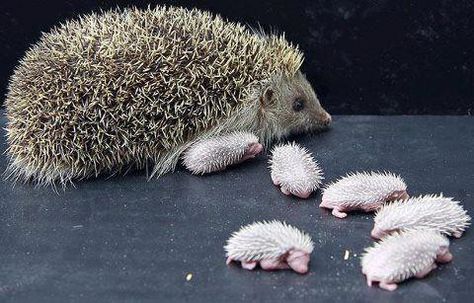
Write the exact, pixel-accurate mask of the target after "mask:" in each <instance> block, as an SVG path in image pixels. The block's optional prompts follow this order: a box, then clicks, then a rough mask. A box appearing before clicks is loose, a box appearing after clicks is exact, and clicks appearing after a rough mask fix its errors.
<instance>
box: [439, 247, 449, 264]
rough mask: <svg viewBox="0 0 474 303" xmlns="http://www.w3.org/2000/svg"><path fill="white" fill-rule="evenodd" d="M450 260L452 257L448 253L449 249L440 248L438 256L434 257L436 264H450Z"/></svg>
mask: <svg viewBox="0 0 474 303" xmlns="http://www.w3.org/2000/svg"><path fill="white" fill-rule="evenodd" d="M451 260H453V255H452V254H451V252H450V251H449V248H448V247H445V246H444V247H441V248H440V250H439V252H438V255H437V256H436V262H440V263H448V262H451Z"/></svg>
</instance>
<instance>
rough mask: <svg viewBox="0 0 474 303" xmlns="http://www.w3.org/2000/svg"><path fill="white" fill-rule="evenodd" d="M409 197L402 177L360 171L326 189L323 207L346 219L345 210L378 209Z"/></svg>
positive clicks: (367, 210)
mask: <svg viewBox="0 0 474 303" xmlns="http://www.w3.org/2000/svg"><path fill="white" fill-rule="evenodd" d="M405 198H408V194H407V186H406V184H405V182H404V181H403V179H402V178H401V177H400V176H397V175H395V174H392V173H389V172H384V173H379V172H361V173H359V172H357V173H350V174H348V175H346V176H345V177H343V178H341V179H339V180H337V181H336V182H334V183H332V184H329V185H328V186H326V188H325V189H324V190H323V197H322V202H321V204H320V207H323V208H329V209H332V210H333V211H332V214H333V215H334V216H336V217H338V218H345V217H346V216H347V214H346V213H345V212H346V211H352V210H362V211H366V212H370V211H374V210H377V209H378V208H380V207H381V206H382V204H383V203H384V202H387V201H391V200H397V199H405Z"/></svg>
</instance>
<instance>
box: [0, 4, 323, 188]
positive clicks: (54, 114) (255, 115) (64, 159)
mask: <svg viewBox="0 0 474 303" xmlns="http://www.w3.org/2000/svg"><path fill="white" fill-rule="evenodd" d="M302 62H303V54H302V53H301V52H300V51H299V50H298V48H297V47H296V46H294V45H292V44H291V43H289V42H288V41H287V40H285V38H284V36H276V35H273V34H265V33H258V32H255V31H252V30H250V29H248V28H246V27H244V26H243V25H241V24H238V23H232V22H227V21H225V20H223V19H222V18H221V17H219V16H215V15H212V14H211V13H208V12H203V11H200V10H196V9H192V10H188V9H184V8H177V7H161V6H158V7H156V8H154V9H153V8H148V9H145V10H141V9H136V8H130V9H124V10H119V9H116V10H110V11H107V12H102V13H100V14H96V13H91V14H89V15H85V16H82V17H80V18H78V19H76V20H73V21H67V22H65V23H64V24H62V25H59V26H58V27H55V28H54V29H53V30H51V31H50V32H49V33H46V34H44V35H43V36H42V37H41V39H40V41H39V42H38V43H36V44H35V45H34V46H32V47H31V48H30V49H29V50H28V51H27V53H26V55H25V57H24V58H23V59H22V60H21V61H20V64H19V65H18V67H17V68H16V69H15V71H14V74H13V76H12V77H11V79H10V83H9V87H8V94H7V98H6V101H5V105H6V114H7V118H8V124H7V141H8V144H9V146H8V149H7V153H8V156H9V160H10V163H9V167H8V169H7V176H9V177H10V178H12V179H13V180H33V181H36V182H37V183H39V184H41V185H42V184H53V185H55V184H57V183H58V182H59V183H62V184H63V185H64V184H65V183H68V182H69V181H72V180H73V179H81V178H87V177H91V176H97V175H99V174H102V173H115V172H119V171H122V170H126V169H128V168H130V167H138V168H143V167H145V166H147V164H148V163H153V164H154V168H153V170H152V172H151V174H150V177H152V176H160V175H163V174H165V173H167V172H169V171H172V170H173V169H174V168H175V166H176V164H177V162H178V161H179V159H180V156H181V153H182V152H183V151H184V150H186V149H187V148H188V147H189V146H191V145H192V143H193V142H196V140H199V139H200V138H206V137H207V138H208V137H212V136H217V135H220V134H228V133H231V132H234V131H246V132H252V133H255V134H256V135H257V136H258V138H259V140H260V142H262V143H264V144H265V145H266V144H268V143H270V142H271V141H272V140H274V139H278V138H281V137H284V136H286V135H287V134H289V133H294V132H296V133H299V132H308V131H316V130H319V129H321V128H324V127H326V126H327V125H328V124H329V123H330V121H331V116H330V115H329V114H328V113H327V112H326V111H325V110H324V109H323V108H322V107H321V105H320V103H319V100H318V98H317V97H316V94H315V92H314V90H313V88H312V87H311V85H310V83H309V82H308V80H306V78H305V76H304V75H303V73H302V72H301V71H300V67H301V64H302Z"/></svg>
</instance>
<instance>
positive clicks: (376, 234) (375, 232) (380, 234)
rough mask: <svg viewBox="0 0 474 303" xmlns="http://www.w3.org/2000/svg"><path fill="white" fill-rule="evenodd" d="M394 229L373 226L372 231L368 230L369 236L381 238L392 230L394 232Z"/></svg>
mask: <svg viewBox="0 0 474 303" xmlns="http://www.w3.org/2000/svg"><path fill="white" fill-rule="evenodd" d="M394 231H396V230H390V231H387V230H382V229H380V228H378V227H377V226H374V228H373V229H372V231H371V232H370V236H371V237H372V238H374V239H376V240H378V239H382V238H383V237H385V236H386V235H389V234H391V233H392V232H394Z"/></svg>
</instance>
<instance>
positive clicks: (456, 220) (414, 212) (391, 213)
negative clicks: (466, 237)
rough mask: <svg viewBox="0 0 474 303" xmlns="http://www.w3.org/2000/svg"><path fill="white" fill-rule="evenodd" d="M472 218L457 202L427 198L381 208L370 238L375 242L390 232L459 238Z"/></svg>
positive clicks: (415, 198) (417, 198)
mask: <svg viewBox="0 0 474 303" xmlns="http://www.w3.org/2000/svg"><path fill="white" fill-rule="evenodd" d="M470 220H471V217H470V216H469V215H468V214H467V212H466V211H465V210H464V209H463V207H462V206H461V205H460V204H459V202H458V201H454V200H453V198H448V197H443V194H440V195H438V196H437V195H426V196H419V197H414V198H410V199H408V200H407V201H396V202H393V203H390V204H387V205H384V206H382V208H380V209H379V210H378V212H377V214H376V215H375V218H374V221H375V224H374V228H373V229H372V232H371V235H372V237H374V238H376V239H380V238H382V237H383V236H385V235H387V234H390V233H391V232H393V231H403V230H408V229H431V230H434V231H437V232H440V233H443V234H446V235H448V236H454V237H456V238H459V237H461V236H462V233H463V232H464V230H465V229H466V228H467V227H468V226H469V224H470V223H469V221H470Z"/></svg>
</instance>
